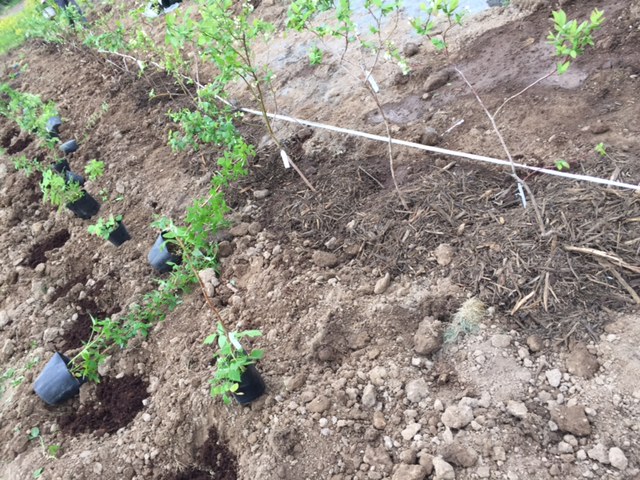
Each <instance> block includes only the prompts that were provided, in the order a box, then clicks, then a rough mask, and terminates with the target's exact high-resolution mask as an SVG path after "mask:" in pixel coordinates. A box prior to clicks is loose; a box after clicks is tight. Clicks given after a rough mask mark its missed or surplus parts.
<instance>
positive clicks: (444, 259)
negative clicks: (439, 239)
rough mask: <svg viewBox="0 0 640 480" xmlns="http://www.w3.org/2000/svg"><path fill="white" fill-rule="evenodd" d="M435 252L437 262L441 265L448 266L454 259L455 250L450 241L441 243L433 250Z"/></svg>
mask: <svg viewBox="0 0 640 480" xmlns="http://www.w3.org/2000/svg"><path fill="white" fill-rule="evenodd" d="M433 254H434V256H435V257H436V262H438V265H440V266H441V267H446V266H447V265H449V264H450V263H451V262H452V261H453V256H454V255H455V250H454V249H453V247H452V246H451V245H449V244H448V243H441V244H440V245H438V246H437V247H436V249H435V250H434V251H433Z"/></svg>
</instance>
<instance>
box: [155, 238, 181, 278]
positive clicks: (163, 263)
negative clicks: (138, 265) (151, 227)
mask: <svg viewBox="0 0 640 480" xmlns="http://www.w3.org/2000/svg"><path fill="white" fill-rule="evenodd" d="M164 233H166V232H162V233H161V234H160V235H158V238H156V241H155V243H154V244H153V247H151V250H149V254H148V255H147V260H149V263H150V264H151V266H152V267H153V268H155V269H156V270H157V271H158V272H160V273H166V272H170V271H171V269H172V268H173V266H174V265H180V263H181V262H182V257H181V256H180V254H179V253H177V252H176V250H177V251H178V252H179V248H178V247H177V246H176V245H175V244H174V243H172V242H171V241H168V240H167V239H165V238H164Z"/></svg>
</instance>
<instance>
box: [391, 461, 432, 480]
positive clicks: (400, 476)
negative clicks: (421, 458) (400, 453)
mask: <svg viewBox="0 0 640 480" xmlns="http://www.w3.org/2000/svg"><path fill="white" fill-rule="evenodd" d="M391 478H392V480H424V479H425V478H427V469H426V468H425V467H423V466H422V465H396V467H395V468H394V471H393V477H391Z"/></svg>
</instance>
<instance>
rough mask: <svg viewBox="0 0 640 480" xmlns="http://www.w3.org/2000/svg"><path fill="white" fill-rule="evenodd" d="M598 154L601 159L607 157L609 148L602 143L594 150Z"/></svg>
mask: <svg viewBox="0 0 640 480" xmlns="http://www.w3.org/2000/svg"><path fill="white" fill-rule="evenodd" d="M594 150H595V151H596V152H598V155H600V156H601V157H603V158H604V157H606V156H607V155H608V154H607V147H605V145H604V143H603V142H600V143H599V144H598V145H596V148H595V149H594Z"/></svg>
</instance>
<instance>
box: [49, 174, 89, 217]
mask: <svg viewBox="0 0 640 480" xmlns="http://www.w3.org/2000/svg"><path fill="white" fill-rule="evenodd" d="M40 189H41V190H42V194H43V196H42V199H43V201H45V202H49V203H51V204H52V205H53V206H56V207H58V208H62V207H63V206H64V205H68V204H70V203H73V202H76V201H78V200H80V199H81V198H82V197H83V196H84V191H83V190H82V187H81V186H80V184H79V183H78V182H67V181H66V179H65V178H64V177H63V176H62V175H59V174H57V173H56V172H54V171H53V170H45V171H44V172H43V173H42V181H41V182H40Z"/></svg>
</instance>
